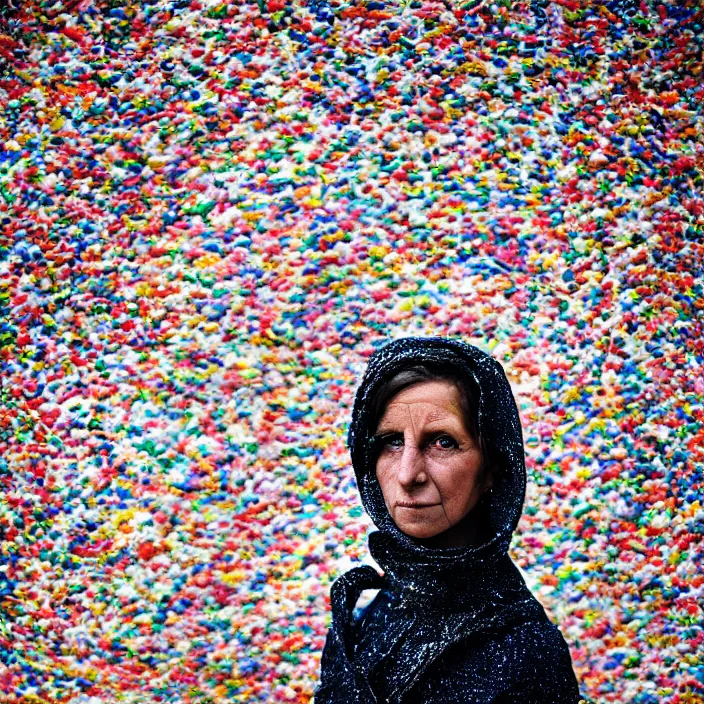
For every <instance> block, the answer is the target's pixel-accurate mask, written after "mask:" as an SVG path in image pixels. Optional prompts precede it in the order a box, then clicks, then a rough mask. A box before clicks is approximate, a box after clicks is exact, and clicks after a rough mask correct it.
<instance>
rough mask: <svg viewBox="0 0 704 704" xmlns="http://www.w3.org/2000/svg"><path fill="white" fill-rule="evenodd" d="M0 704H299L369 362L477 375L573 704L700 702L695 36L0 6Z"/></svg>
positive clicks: (347, 526) (311, 11)
mask: <svg viewBox="0 0 704 704" xmlns="http://www.w3.org/2000/svg"><path fill="white" fill-rule="evenodd" d="M0 23H1V24H0V107H1V109H0V150H1V151H0V281H1V282H2V283H1V288H0V303H1V305H2V318H1V319H0V326H1V327H0V358H1V363H2V372H1V374H2V398H1V399H0V449H1V452H0V701H2V702H8V703H13V704H14V703H15V702H51V703H54V702H70V703H72V704H79V703H85V704H103V703H105V704H107V703H108V702H110V703H112V702H186V703H190V702H215V703H219V702H309V701H310V699H311V696H312V693H313V689H314V687H315V684H316V681H317V672H318V667H319V660H320V651H321V649H322V645H323V642H324V637H325V633H326V630H327V627H328V625H329V602H328V592H329V587H330V583H331V582H332V580H333V579H334V578H335V577H336V576H337V575H338V574H340V572H341V571H343V570H345V569H347V568H349V567H350V566H352V565H354V564H359V563H360V562H361V561H363V560H366V559H367V554H366V535H367V531H368V530H369V528H370V522H369V520H368V519H367V518H366V516H365V515H364V514H363V513H362V510H361V508H360V504H359V499H358V495H357V493H356V488H355V485H354V479H353V473H352V470H351V466H350V462H349V457H348V453H347V450H346V447H345V439H346V438H345V434H346V429H347V425H348V422H349V414H350V409H351V404H352V400H353V395H354V391H355V388H356V386H357V384H358V383H359V381H360V380H361V375H362V373H363V371H364V367H365V363H366V360H367V358H368V356H369V354H370V353H371V352H372V351H373V350H374V349H376V348H377V347H378V346H380V345H382V344H383V343H384V342H386V341H387V340H389V339H392V338H396V337H400V336H406V335H427V334H435V335H450V336H459V337H461V338H462V339H464V340H466V341H468V342H471V343H473V344H476V345H478V346H480V347H481V348H482V349H484V350H486V351H489V352H490V353H492V354H493V355H494V356H495V357H496V358H497V359H498V360H500V361H501V363H502V364H503V366H504V368H505V370H506V372H507V374H508V377H509V379H510V380H511V383H512V385H513V388H514V390H515V393H516V396H517V398H518V401H519V404H520V407H521V412H522V419H523V425H524V437H525V443H526V452H527V461H528V471H529V489H528V494H527V498H526V505H525V514H524V517H523V519H522V522H521V525H520V530H519V533H518V535H517V536H516V538H515V541H514V544H513V548H512V555H513V557H514V559H515V560H516V562H517V563H518V564H519V565H520V567H521V568H522V570H523V572H524V574H525V576H526V579H527V581H528V583H529V584H530V586H531V587H532V589H533V590H534V592H535V594H536V595H537V596H538V598H539V599H540V601H541V602H542V603H543V604H544V605H545V607H546V608H547V609H548V611H549V613H550V614H551V615H552V617H553V618H554V619H555V620H556V621H557V622H558V623H559V624H560V627H561V629H562V631H563V633H564V635H565V638H566V640H567V642H568V643H569V645H570V648H571V651H572V656H573V660H574V663H575V669H576V671H577V673H578V676H579V678H580V681H581V683H582V688H583V691H584V694H585V695H586V696H588V697H590V698H592V699H593V700H594V701H595V702H624V703H625V702H635V703H637V704H681V703H685V702H687V703H690V704H691V703H696V702H700V703H701V702H704V654H703V653H704V632H703V629H702V624H703V620H704V618H703V613H702V599H703V596H702V589H703V587H704V574H703V573H702V558H703V544H702V541H703V532H704V528H703V526H704V506H703V505H702V502H703V499H702V493H703V488H702V481H703V473H704V405H703V402H704V374H703V369H704V329H703V328H704V325H703V320H704V292H703V288H702V287H703V284H704V280H703V276H704V235H703V230H704V198H703V196H702V186H703V184H704V179H703V174H704V122H703V117H702V102H703V101H704V74H703V73H702V66H703V64H704V61H703V58H702V48H703V46H704V10H703V9H702V6H701V4H700V3H699V2H696V1H694V0H662V1H660V0H643V2H632V1H617V0H611V1H608V2H606V1H604V2H592V1H591V0H557V1H555V2H548V1H547V0H544V1H539V2H532V3H531V2H509V1H508V0H497V1H496V2H491V1H486V2H485V1H482V0H470V1H469V2H462V1H461V0H456V1H450V0H448V1H446V2H435V1H427V2H426V1H405V0H394V1H393V2H375V1H365V0H353V1H352V2H343V1H342V0H337V1H336V0H332V1H331V2H322V1H314V0H308V2H306V1H305V0H295V1H294V2H285V1H284V0H260V1H259V2H238V1H235V2H232V1H230V2H220V1H219V0H146V1H144V2H135V1H133V0H56V1H52V0H46V1H44V0H29V1H28V2H19V0H5V3H4V6H3V7H2V9H1V10H0Z"/></svg>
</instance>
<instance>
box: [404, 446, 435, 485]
mask: <svg viewBox="0 0 704 704" xmlns="http://www.w3.org/2000/svg"><path fill="white" fill-rule="evenodd" d="M427 479H428V475H427V473H426V470H425V458H424V457H423V453H422V452H421V451H420V450H419V449H418V448H417V447H416V446H415V445H413V444H411V443H406V444H405V445H404V448H403V454H402V455H401V459H400V465H399V468H398V481H399V484H401V486H403V487H404V488H405V487H411V486H414V485H416V484H422V483H423V482H425V481H427Z"/></svg>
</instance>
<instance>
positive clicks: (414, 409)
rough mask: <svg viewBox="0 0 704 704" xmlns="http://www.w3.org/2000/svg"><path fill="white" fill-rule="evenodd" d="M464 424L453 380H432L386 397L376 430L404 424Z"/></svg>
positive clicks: (457, 390)
mask: <svg viewBox="0 0 704 704" xmlns="http://www.w3.org/2000/svg"><path fill="white" fill-rule="evenodd" d="M443 423H445V424H450V425H452V426H463V425H464V414H463V411H462V405H461V401H460V394H459V389H458V388H457V386H456V385H455V384H454V383H453V382H445V381H440V382H438V381H432V382H422V383H418V384H414V385H413V386H409V387H408V388H406V389H403V390H402V391H400V392H399V393H397V394H396V395H395V396H394V397H393V398H391V399H390V400H389V402H388V403H387V404H386V407H385V408H384V411H383V413H382V415H381V418H380V420H379V427H378V430H379V431H382V430H386V429H397V430H400V429H402V428H403V426H405V425H408V424H413V425H415V426H417V425H423V426H433V425H438V424H443Z"/></svg>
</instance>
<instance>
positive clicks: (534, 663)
mask: <svg viewBox="0 0 704 704" xmlns="http://www.w3.org/2000/svg"><path fill="white" fill-rule="evenodd" d="M424 679H425V681H424V682H423V684H422V685H421V687H422V688H424V689H425V690H426V691H428V692H432V691H434V690H435V689H436V688H437V687H440V685H441V684H443V683H444V684H443V687H444V689H443V688H441V690H442V691H443V693H444V694H443V697H444V699H443V700H442V701H443V702H455V701H457V702H459V701H465V700H464V699H463V698H462V696H460V694H461V693H462V692H466V691H468V690H471V691H476V692H477V693H478V694H477V697H476V699H477V701H486V702H501V703H502V704H514V702H515V703H516V704H518V703H519V702H520V704H538V703H540V704H577V702H578V701H579V689H578V683H577V679H576V677H575V675H574V671H573V669H572V660H571V657H570V652H569V648H568V647H567V644H566V642H565V639H564V638H563V637H562V634H561V633H560V631H559V629H558V628H557V627H556V626H555V625H554V624H553V623H551V622H550V621H548V620H545V621H543V620H538V621H525V622H514V623H513V624H507V625H505V626H503V627H501V628H497V629H495V630H487V631H484V632H482V633H476V634H474V635H473V636H470V637H468V638H464V639H460V640H458V641H456V642H455V643H454V644H453V645H452V646H450V647H449V648H448V649H446V650H445V651H444V652H443V654H442V655H441V656H440V657H439V658H438V660H437V661H436V662H435V663H434V666H432V667H431V668H430V670H429V671H428V672H427V673H426V678H424ZM455 693H457V697H455V696H454V694H455ZM480 694H481V696H479V695H480ZM482 697H483V698H482ZM404 701H405V700H404ZM409 701H410V700H409ZM424 701H429V702H431V701H436V699H433V698H431V697H426V698H425V699H424Z"/></svg>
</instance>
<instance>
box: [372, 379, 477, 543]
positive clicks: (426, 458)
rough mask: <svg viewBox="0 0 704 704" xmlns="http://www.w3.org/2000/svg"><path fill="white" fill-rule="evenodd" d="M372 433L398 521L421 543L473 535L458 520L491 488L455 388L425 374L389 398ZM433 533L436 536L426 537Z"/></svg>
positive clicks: (470, 527) (463, 540)
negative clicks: (376, 443) (424, 380)
mask: <svg viewBox="0 0 704 704" xmlns="http://www.w3.org/2000/svg"><path fill="white" fill-rule="evenodd" d="M375 437H376V440H377V442H378V445H379V457H378V460H377V465H376V474H377V479H378V480H379V484H380V486H381V490H382V493H383V494H384V501H385V503H386V507H387V509H388V510H389V513H390V514H391V517H392V518H393V520H394V522H395V523H396V525H397V526H398V528H399V529H400V530H401V531H402V532H403V533H405V534H406V535H409V536H411V537H413V538H419V539H426V542H425V544H426V545H435V546H439V545H445V546H446V547H449V546H452V545H462V544H463V543H464V544H466V543H467V542H470V541H471V540H473V537H474V534H475V533H476V530H474V528H475V526H474V525H473V524H468V525H464V526H461V524H462V523H463V522H464V523H467V522H466V521H465V519H466V518H467V516H468V514H469V513H470V511H472V509H473V508H474V507H475V506H476V504H477V502H478V501H479V499H480V498H481V496H482V495H483V494H484V492H485V491H486V490H487V489H488V488H489V484H490V475H489V474H488V472H487V471H486V469H485V467H484V461H483V457H482V452H481V448H480V446H479V443H478V441H477V439H476V438H474V437H472V435H471V434H470V432H469V430H468V429H467V423H466V421H465V418H464V417H463V414H462V408H461V405H460V402H459V391H458V389H457V387H456V386H455V385H454V384H453V383H452V382H450V381H428V382H423V383H419V384H414V385H413V386H410V387H408V388H407V389H404V390H402V391H400V392H399V393H398V394H396V396H394V398H393V399H392V400H391V402H390V403H389V404H388V405H387V407H386V410H385V412H384V415H383V417H382V419H381V421H380V423H379V427H378V429H377V434H376V436H375ZM462 527H463V528H464V530H457V529H458V528H462ZM441 536H442V537H441ZM431 538H435V539H436V540H435V541H433V542H432V543H429V542H427V539H431Z"/></svg>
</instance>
